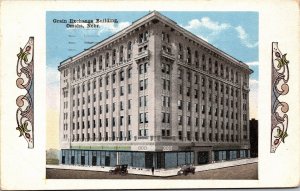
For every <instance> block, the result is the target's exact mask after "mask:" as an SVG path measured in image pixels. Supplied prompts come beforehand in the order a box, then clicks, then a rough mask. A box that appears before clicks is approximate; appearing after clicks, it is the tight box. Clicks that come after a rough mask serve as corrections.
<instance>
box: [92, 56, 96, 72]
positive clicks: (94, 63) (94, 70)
mask: <svg viewBox="0 0 300 191" xmlns="http://www.w3.org/2000/svg"><path fill="white" fill-rule="evenodd" d="M93 72H96V58H94V60H93Z"/></svg>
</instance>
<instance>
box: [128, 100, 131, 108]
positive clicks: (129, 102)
mask: <svg viewBox="0 0 300 191" xmlns="http://www.w3.org/2000/svg"><path fill="white" fill-rule="evenodd" d="M128 109H131V99H130V100H128Z"/></svg>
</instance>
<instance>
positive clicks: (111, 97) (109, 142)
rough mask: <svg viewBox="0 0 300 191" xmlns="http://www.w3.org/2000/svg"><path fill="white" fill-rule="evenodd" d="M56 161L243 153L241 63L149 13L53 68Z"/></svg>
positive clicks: (244, 73)
mask: <svg viewBox="0 0 300 191" xmlns="http://www.w3.org/2000/svg"><path fill="white" fill-rule="evenodd" d="M58 70H59V71H60V74H61V75H60V146H61V157H60V162H61V163H62V164H74V165H100V166H114V165H116V164H124V163H126V164H129V166H132V167H139V168H151V167H152V166H154V167H155V168H173V167H177V166H180V165H182V164H188V163H194V164H195V165H198V164H206V163H212V162H217V161H222V160H232V159H237V158H245V157H249V149H250V143H249V123H248V121H249V75H250V74H251V73H252V71H251V70H250V69H249V67H248V66H247V65H246V64H244V63H242V62H241V61H238V60H236V59H235V58H233V57H232V56H230V55H228V54H226V53H224V52H222V51H221V50H219V49H217V48H216V47H214V46H212V45H211V44H209V43H207V42H206V41H204V40H202V39H200V38H199V37H197V36H196V35H194V34H192V33H190V32H189V31H187V30H185V29H183V28H182V27H180V26H179V25H178V24H177V23H176V22H174V21H172V20H171V19H169V18H167V17H165V16H163V15H162V14H160V13H158V12H156V11H154V12H151V13H149V14H147V15H146V16H144V17H142V18H140V19H139V20H137V21H135V22H133V23H132V25H130V26H129V27H127V28H125V29H123V30H121V31H120V32H118V33H116V34H114V35H113V36H111V37H109V38H107V39H105V40H103V41H101V42H99V43H98V44H96V45H94V46H93V47H91V48H90V49H88V50H85V51H83V52H81V53H79V54H77V55H75V56H73V57H71V58H69V59H67V60H64V61H62V62H61V63H60V65H59V67H58Z"/></svg>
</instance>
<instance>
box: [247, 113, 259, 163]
mask: <svg viewBox="0 0 300 191" xmlns="http://www.w3.org/2000/svg"><path fill="white" fill-rule="evenodd" d="M249 124H250V125H249V128H250V157H253V158H254V157H258V120H257V119H254V118H252V119H251V120H250V121H249Z"/></svg>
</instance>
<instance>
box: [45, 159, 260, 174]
mask: <svg viewBox="0 0 300 191" xmlns="http://www.w3.org/2000/svg"><path fill="white" fill-rule="evenodd" d="M257 161H258V160H257V158H250V159H239V160H234V161H224V162H218V163H212V164H207V165H201V166H195V168H196V169H195V171H196V172H200V171H207V170H213V169H219V168H226V167H231V166H239V165H244V164H251V163H257ZM46 168H49V169H65V170H67V169H69V170H86V171H101V172H108V171H109V170H111V169H113V167H102V166H79V165H78V166H77V165H46ZM179 169H180V168H179V167H178V168H173V169H157V170H155V171H154V175H152V172H151V169H143V168H134V167H128V173H129V174H136V175H148V176H160V177H168V176H175V175H177V172H178V170H179Z"/></svg>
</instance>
